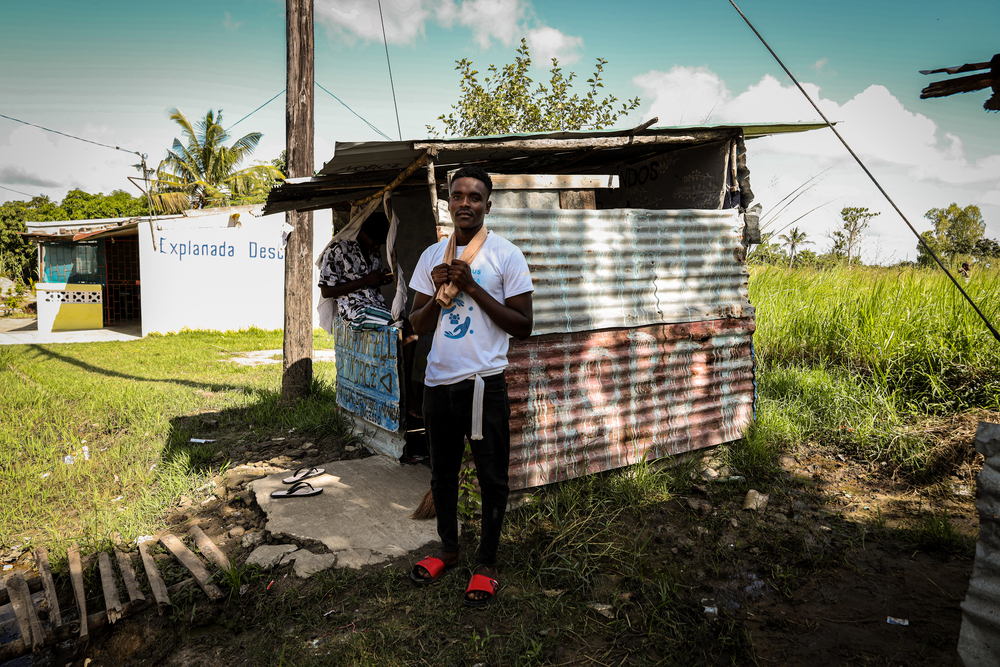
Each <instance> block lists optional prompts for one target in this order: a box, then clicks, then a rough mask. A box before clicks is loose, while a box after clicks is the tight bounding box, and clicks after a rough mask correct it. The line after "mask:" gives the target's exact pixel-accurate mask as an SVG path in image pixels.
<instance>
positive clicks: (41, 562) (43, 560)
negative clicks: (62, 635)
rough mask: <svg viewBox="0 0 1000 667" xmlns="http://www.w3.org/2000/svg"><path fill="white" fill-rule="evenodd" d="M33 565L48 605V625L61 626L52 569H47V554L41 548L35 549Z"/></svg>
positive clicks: (60, 612) (60, 614)
mask: <svg viewBox="0 0 1000 667" xmlns="http://www.w3.org/2000/svg"><path fill="white" fill-rule="evenodd" d="M35 563H37V564H38V573H39V575H40V576H41V579H42V587H43V589H44V590H45V599H46V600H47V601H48V603H49V623H50V624H51V625H52V627H53V628H58V627H59V626H61V625H62V611H61V610H60V609H59V596H58V595H57V594H56V584H55V581H53V580H52V568H50V567H49V552H48V551H46V550H45V549H44V548H43V547H38V548H37V549H35Z"/></svg>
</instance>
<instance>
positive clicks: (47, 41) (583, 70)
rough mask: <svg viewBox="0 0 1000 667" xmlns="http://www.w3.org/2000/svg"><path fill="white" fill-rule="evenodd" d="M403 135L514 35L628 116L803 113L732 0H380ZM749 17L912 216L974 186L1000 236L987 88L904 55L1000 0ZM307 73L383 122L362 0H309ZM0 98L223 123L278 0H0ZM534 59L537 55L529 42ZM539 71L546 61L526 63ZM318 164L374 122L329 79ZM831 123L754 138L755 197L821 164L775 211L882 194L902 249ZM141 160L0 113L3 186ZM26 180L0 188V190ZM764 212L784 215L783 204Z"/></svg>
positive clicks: (752, 5) (104, 133) (269, 114)
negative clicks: (926, 90) (466, 71)
mask: <svg viewBox="0 0 1000 667" xmlns="http://www.w3.org/2000/svg"><path fill="white" fill-rule="evenodd" d="M382 4H383V8H384V10H385V21H386V28H387V31H388V33H389V42H390V43H389V49H390V55H391V56H392V64H393V74H394V76H395V81H396V94H397V98H398V101H399V107H400V116H401V125H402V131H403V135H404V137H406V138H417V137H421V136H423V135H424V134H425V131H424V126H425V124H427V123H432V122H433V121H434V118H435V117H436V116H437V115H438V114H440V113H442V112H444V111H446V110H447V108H448V106H449V105H450V103H451V102H452V101H454V99H455V96H456V91H457V75H456V73H455V71H454V61H455V60H456V59H458V58H460V57H470V58H472V59H473V60H474V61H475V62H476V63H477V65H480V66H481V68H485V65H486V64H488V63H491V62H492V63H504V62H507V61H508V60H510V58H511V54H512V51H513V48H514V46H515V44H516V41H517V40H518V39H519V38H520V37H521V36H525V37H527V38H528V39H529V41H530V42H531V44H532V45H533V47H534V49H535V53H536V55H558V56H559V57H560V58H561V60H562V61H563V62H564V63H565V64H566V65H567V67H568V68H569V69H572V70H576V71H577V72H579V73H580V74H581V75H582V78H586V75H587V74H589V72H590V69H591V66H592V63H593V59H594V58H596V57H599V56H600V57H604V58H607V59H608V60H609V61H610V63H609V65H608V66H607V69H606V75H605V76H606V81H607V90H608V91H609V92H612V93H614V94H616V95H618V96H619V97H622V98H625V97H632V96H635V95H639V96H640V97H641V98H642V101H643V105H642V107H641V108H640V110H639V111H637V112H635V113H634V114H632V116H631V117H630V118H628V119H627V120H626V121H625V123H624V124H638V123H640V122H642V121H643V120H645V119H646V118H648V117H651V116H652V115H658V116H659V117H660V120H661V122H662V123H664V124H697V123H703V122H709V123H722V122H758V121H768V120H810V119H812V118H813V117H814V112H812V111H811V109H809V108H808V107H807V106H806V104H805V102H804V101H803V100H802V99H801V97H800V96H799V94H798V93H797V92H796V91H794V90H793V89H792V88H791V87H790V83H789V82H788V81H787V80H786V78H785V77H784V75H783V74H782V73H781V71H780V69H779V68H778V66H777V65H776V64H775V63H774V62H773V61H772V60H771V59H770V56H769V55H768V54H767V53H766V51H765V50H764V49H763V47H762V46H761V45H760V44H759V43H758V42H757V41H756V39H755V38H754V37H753V35H752V34H751V33H750V31H749V30H748V29H747V28H746V27H745V26H744V24H743V23H742V21H741V20H740V19H739V17H738V16H737V15H736V13H735V12H734V11H733V10H732V8H731V7H730V6H729V3H728V2H726V0H685V1H679V0H656V1H652V0H650V1H640V0H631V1H629V0H623V1H622V2H619V3H607V2H591V1H589V0H572V1H571V0H436V1H434V2H431V1H430V0H383V3H382ZM741 6H742V8H743V9H744V11H745V12H746V13H747V14H748V15H749V16H750V18H751V20H753V21H754V22H755V23H756V24H757V26H758V28H759V29H760V30H761V32H762V33H763V34H764V35H765V37H767V38H768V39H769V40H770V42H771V44H772V46H774V48H775V49H776V50H777V51H778V53H779V54H780V55H782V57H784V58H785V59H786V62H787V64H788V65H789V66H790V67H791V69H792V70H793V71H794V72H796V73H797V75H798V76H799V78H800V80H802V81H803V82H806V83H807V84H810V85H809V86H808V88H809V90H810V91H811V92H814V93H816V94H817V96H818V97H819V98H820V99H821V100H822V101H821V104H822V106H823V107H824V110H826V111H828V113H829V114H830V115H831V116H832V117H833V118H835V119H837V120H840V121H842V125H841V128H842V130H843V131H844V134H845V135H846V136H847V137H848V138H849V140H851V141H852V142H854V143H855V144H856V146H855V147H856V148H857V149H858V150H859V152H861V153H862V155H863V156H864V157H865V158H866V160H868V161H869V162H870V166H871V167H872V169H873V170H874V171H875V172H876V174H877V175H879V176H880V178H882V179H884V182H885V184H886V185H887V187H888V188H889V189H890V192H892V193H893V195H894V196H895V197H896V198H897V200H898V201H899V203H900V204H901V205H902V207H903V209H904V210H905V211H906V212H907V214H908V215H910V216H911V220H913V221H914V222H915V223H916V224H918V225H919V226H921V227H925V226H926V224H925V223H924V221H923V219H922V215H923V213H924V211H926V210H927V209H928V208H931V207H933V206H945V205H947V204H949V203H951V202H952V201H956V202H958V203H960V204H963V205H964V204H973V203H974V204H978V205H980V206H981V207H982V209H983V212H984V215H985V216H986V219H987V224H988V231H987V233H988V234H990V235H992V236H994V237H996V236H1000V114H987V113H986V112H985V111H983V110H982V102H983V100H984V99H985V97H986V94H985V93H973V94H968V95H960V96H954V97H951V98H945V99H938V100H925V101H922V100H920V99H919V92H920V89H921V88H922V87H923V86H925V85H926V84H927V83H928V82H930V81H931V80H933V78H932V77H925V76H922V75H920V74H919V73H917V70H919V69H924V68H930V67H940V66H948V65H957V64H961V63H964V62H972V61H981V60H988V59H989V57H990V56H991V55H992V54H993V53H995V52H997V51H998V50H1000V42H998V41H997V40H996V36H995V35H996V28H997V26H1000V3H998V2H997V1H996V0H956V1H955V2H951V3H926V2H921V3H916V2H912V1H911V2H904V1H902V0H882V1H879V2H872V1H871V0H868V1H866V2H860V1H855V0H842V1H840V2H822V3H820V2H809V3H804V2H801V1H795V0H744V1H743V2H742V3H741ZM316 11H317V34H316V77H317V81H319V82H320V83H322V84H323V85H325V86H326V87H328V88H330V89H331V90H333V91H334V92H336V93H337V94H338V95H340V96H341V97H342V98H343V99H345V100H346V101H347V102H348V103H349V104H351V105H352V106H353V107H354V108H355V109H356V110H357V111H358V112H359V113H361V114H362V115H364V116H365V117H366V118H368V119H369V120H370V121H371V122H372V123H374V124H375V125H376V126H378V127H379V128H380V129H381V130H383V131H384V132H386V133H387V134H389V135H390V136H393V137H395V134H396V121H395V116H394V114H393V108H392V100H391V97H390V93H389V87H388V76H387V73H386V68H385V54H384V50H383V45H382V42H381V31H380V28H379V24H378V13H377V4H376V2H375V0H316ZM0 16H2V19H3V24H4V26H5V31H4V32H5V39H4V40H3V42H2V43H0V62H3V63H4V66H3V67H2V68H0V113H4V114H7V115H10V116H15V117H18V118H23V119H25V120H29V121H31V122H35V123H39V124H41V125H47V126H49V127H53V128H56V129H60V130H64V131H67V132H71V133H75V134H79V135H81V136H85V137H88V138H92V139H95V140H97V141H102V142H107V143H113V144H117V145H121V146H126V147H133V148H135V149H136V150H139V151H143V152H146V153H148V154H149V155H150V161H151V162H153V163H155V162H156V161H158V159H159V158H160V157H162V155H163V152H164V150H165V149H166V147H167V146H168V145H169V143H170V141H171V140H172V138H173V137H174V136H175V135H176V134H177V133H176V132H175V127H174V126H173V125H172V123H171V122H170V121H169V120H168V118H167V115H168V112H169V109H171V108H173V107H178V108H180V109H181V110H182V111H184V112H185V113H186V114H188V116H189V117H195V116H198V115H202V114H204V112H205V111H206V110H207V109H209V108H222V109H223V110H224V114H225V118H226V120H227V123H232V122H235V121H236V120H237V119H239V118H240V117H241V116H243V115H244V114H246V113H248V112H249V111H251V110H252V109H253V108H254V107H256V106H258V105H259V104H261V103H263V102H264V101H265V100H267V99H268V98H269V97H271V96H272V95H274V94H275V93H276V92H278V91H279V90H281V89H282V88H284V3H283V2H280V1H278V0H239V1H234V0H230V1H229V2H215V1H212V0H201V1H199V2H193V1H189V0H179V1H175V2H172V3H169V5H165V4H162V3H155V4H154V3H135V2H120V1H117V0H102V2H96V3H94V2H91V3H85V2H84V3H81V2H68V1H54V0H50V1H45V0H41V1H36V2H32V3H16V4H15V3H13V2H5V3H3V4H2V7H0ZM539 60H541V59H539ZM538 74H539V75H542V74H544V72H542V71H541V70H540V71H539V72H538ZM316 118H317V127H316V137H317V142H316V146H317V155H316V157H317V164H321V163H322V162H323V161H325V160H326V159H329V157H330V156H331V155H332V153H333V143H334V142H335V141H338V140H339V141H352V140H366V139H374V138H377V135H375V133H374V132H372V131H371V130H370V129H369V128H367V127H366V126H365V125H364V124H363V123H362V122H361V121H359V120H357V119H356V118H355V117H354V116H352V115H351V114H350V113H349V112H347V111H346V110H344V109H343V108H342V107H340V105H339V104H338V103H337V102H335V101H334V100H332V99H330V98H329V97H328V96H327V95H326V94H325V93H323V92H321V91H317V94H316ZM252 130H259V131H261V132H263V133H264V138H263V140H262V142H261V145H260V148H259V149H258V152H257V156H258V157H259V158H260V159H269V158H271V157H273V156H274V155H276V154H277V153H278V152H279V151H280V150H281V147H282V144H283V138H284V109H283V99H282V98H279V99H278V100H275V101H274V102H273V103H271V105H269V106H268V107H267V108H265V109H264V110H262V111H260V112H258V113H257V114H255V115H254V116H252V117H251V118H249V119H247V120H246V121H243V122H242V123H240V124H239V125H237V126H236V127H235V128H234V129H233V133H234V134H235V135H237V136H238V135H239V133H240V132H248V131H252ZM827 135H828V133H826V132H824V133H822V134H820V133H813V136H806V135H798V136H788V137H781V138H774V139H764V140H759V141H755V142H751V143H750V169H751V178H752V182H753V184H754V189H755V192H756V194H757V197H758V200H760V201H761V203H762V204H763V205H764V207H765V209H768V208H769V207H770V206H771V205H773V204H775V203H776V202H777V201H778V200H780V199H781V197H783V196H784V195H785V194H787V193H788V192H790V191H791V190H792V189H793V188H795V187H796V186H798V185H799V184H800V183H802V182H803V181H805V180H806V179H807V178H809V177H810V176H812V175H814V174H822V175H821V176H820V177H819V178H818V179H817V184H816V185H815V186H814V187H813V188H812V189H811V190H810V191H809V192H808V193H807V194H806V195H805V196H803V197H802V198H801V199H800V200H799V201H798V202H797V204H796V206H795V207H792V208H791V209H789V210H787V211H786V212H785V213H784V214H783V215H782V218H783V219H784V220H785V221H791V220H793V219H794V218H795V217H797V216H798V215H800V214H802V213H805V212H806V211H808V210H810V209H812V208H813V207H816V206H819V209H818V210H816V211H815V212H813V213H810V214H809V215H807V216H806V217H804V218H803V219H802V220H800V221H799V222H798V223H797V224H798V225H799V226H800V227H802V228H803V229H805V230H806V231H807V232H809V234H810V238H812V239H813V240H814V241H815V244H816V245H815V247H816V249H818V250H821V251H822V250H824V249H825V248H826V247H827V246H828V241H827V240H826V238H825V237H826V234H827V233H828V231H829V230H830V229H832V228H833V227H834V226H836V224H837V220H838V216H837V212H838V211H839V210H840V208H841V207H842V206H848V205H860V206H868V207H870V208H873V209H875V210H880V211H883V212H884V213H883V215H882V216H880V217H879V218H877V219H876V221H877V224H876V225H873V230H872V234H871V238H870V241H869V243H868V248H867V251H866V258H867V259H869V260H870V261H892V260H896V259H902V258H904V257H913V256H914V255H915V251H914V242H913V240H912V238H910V237H909V236H908V235H907V234H908V232H906V231H905V228H904V227H903V224H902V222H901V221H899V220H898V219H897V218H895V216H894V215H893V214H891V213H890V210H889V207H888V205H887V204H886V203H885V202H884V201H883V200H880V199H879V197H878V195H877V193H876V192H875V190H874V188H873V187H872V186H871V185H870V184H868V183H867V182H866V181H865V180H864V178H863V177H862V176H861V175H860V172H859V171H858V169H857V168H856V167H854V166H852V165H851V164H850V163H849V162H848V161H847V159H846V158H845V154H844V152H843V149H841V148H838V147H837V146H836V145H834V144H833V143H832V141H831V140H830V137H829V136H827ZM134 162H135V160H134V159H133V158H131V157H130V156H128V155H126V154H123V153H116V152H114V151H110V150H108V149H102V148H98V147H94V146H90V145H87V144H83V143H79V142H73V141H71V140H68V139H63V138H60V137H57V136H55V135H51V134H47V133H43V132H41V131H38V130H35V129H33V128H28V127H24V126H20V125H17V124H15V123H12V122H10V121H7V120H4V119H0V186H4V187H7V188H13V189H16V190H21V191H24V192H29V193H44V194H48V195H50V196H52V197H54V198H58V197H61V196H62V194H64V193H65V191H66V190H68V189H69V188H72V187H83V188H84V189H87V190H90V191H100V190H103V191H108V190H111V189H114V188H124V189H130V188H131V187H132V186H130V185H129V184H128V182H127V181H126V180H125V177H126V176H128V175H132V174H134V173H135V172H134V170H131V169H130V166H129V165H131V164H133V163H134ZM7 198H21V197H20V196H19V195H17V194H15V193H13V192H10V191H8V190H0V200H2V199H7ZM777 224H778V225H780V224H781V223H780V222H779V223H777Z"/></svg>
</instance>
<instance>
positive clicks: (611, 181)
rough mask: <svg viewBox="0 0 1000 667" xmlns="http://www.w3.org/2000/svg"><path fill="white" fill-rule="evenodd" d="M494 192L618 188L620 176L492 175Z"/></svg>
mask: <svg viewBox="0 0 1000 667" xmlns="http://www.w3.org/2000/svg"><path fill="white" fill-rule="evenodd" d="M490 179H491V180H492V181H493V189H494V190H593V189H596V188H601V189H604V188H617V187H618V176H617V175H613V174H606V175H601V174H597V175H577V174H490Z"/></svg>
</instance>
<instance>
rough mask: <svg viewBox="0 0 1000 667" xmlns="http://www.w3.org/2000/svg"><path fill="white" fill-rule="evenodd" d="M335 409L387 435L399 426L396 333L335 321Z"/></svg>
mask: <svg viewBox="0 0 1000 667" xmlns="http://www.w3.org/2000/svg"><path fill="white" fill-rule="evenodd" d="M334 335H335V336H336V341H337V405H339V406H340V407H342V408H343V409H345V410H347V411H348V412H351V413H353V414H355V415H357V416H359V417H361V418H362V419H364V420H365V421H367V422H370V423H372V424H374V425H376V426H379V427H381V428H384V429H386V430H388V431H398V430H399V424H400V405H401V400H400V390H399V355H398V351H399V329H398V328H396V327H380V328H378V329H360V330H359V329H353V328H351V327H350V326H349V325H348V324H347V323H346V322H344V320H342V319H340V318H339V317H338V318H337V319H336V323H335V325H334Z"/></svg>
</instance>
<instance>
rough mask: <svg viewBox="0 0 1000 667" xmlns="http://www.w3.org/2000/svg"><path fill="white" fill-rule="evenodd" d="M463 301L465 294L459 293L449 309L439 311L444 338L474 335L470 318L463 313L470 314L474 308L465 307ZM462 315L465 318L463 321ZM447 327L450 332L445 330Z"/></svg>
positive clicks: (470, 306)
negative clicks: (449, 328)
mask: <svg viewBox="0 0 1000 667" xmlns="http://www.w3.org/2000/svg"><path fill="white" fill-rule="evenodd" d="M465 299H466V296H465V292H461V293H459V294H458V296H456V297H455V298H454V299H452V302H451V307H450V308H445V309H444V310H442V311H441V328H442V330H443V331H442V332H443V333H444V335H445V337H446V338H452V339H455V338H464V337H465V336H466V335H470V336H471V335H473V334H474V333H476V332H475V331H473V330H472V316H471V315H466V314H465V312H469V313H471V312H472V311H473V310H474V309H475V307H474V306H472V305H469V306H466V305H465ZM463 311H465V312H463ZM463 315H464V316H465V320H464V321H463V320H462V317H463ZM448 327H451V331H448V330H447V328H448Z"/></svg>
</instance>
